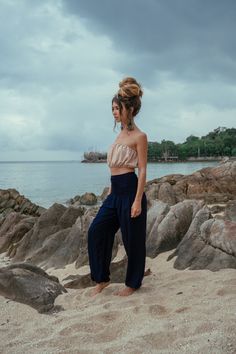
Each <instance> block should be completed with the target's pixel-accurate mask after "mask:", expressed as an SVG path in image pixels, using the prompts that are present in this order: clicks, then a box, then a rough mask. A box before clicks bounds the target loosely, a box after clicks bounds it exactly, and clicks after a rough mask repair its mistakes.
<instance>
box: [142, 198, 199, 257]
mask: <svg viewBox="0 0 236 354" xmlns="http://www.w3.org/2000/svg"><path fill="white" fill-rule="evenodd" d="M203 204H204V202H203V201H197V200H185V201H183V202H179V203H177V204H175V205H173V206H171V207H170V208H169V210H168V209H167V207H166V206H165V205H161V204H159V206H157V204H156V206H155V204H154V207H153V208H155V207H156V208H158V209H159V213H157V218H156V220H155V223H154V224H153V227H152V229H151V230H150V233H149V235H148V238H147V243H146V246H147V256H149V257H151V258H154V257H156V256H157V255H158V254H159V253H161V252H164V251H169V250H171V249H173V248H175V247H176V246H177V245H178V244H179V242H180V241H181V239H182V238H183V237H184V235H185V234H186V232H187V231H188V229H189V226H190V224H191V222H192V219H193V218H194V216H195V214H196V213H197V211H198V210H199V209H201V207H202V206H203ZM167 210H168V212H167ZM149 213H153V209H152V208H150V209H149V211H148V214H149ZM148 219H149V215H148Z"/></svg>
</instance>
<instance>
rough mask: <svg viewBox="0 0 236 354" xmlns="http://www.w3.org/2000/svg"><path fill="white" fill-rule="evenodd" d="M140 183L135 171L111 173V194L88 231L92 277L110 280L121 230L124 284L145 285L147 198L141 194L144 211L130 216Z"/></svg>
mask: <svg viewBox="0 0 236 354" xmlns="http://www.w3.org/2000/svg"><path fill="white" fill-rule="evenodd" d="M137 186H138V177H137V175H136V174H135V172H128V173H124V174H121V175H112V176H111V193H110V194H109V195H108V196H107V197H106V199H105V200H104V201H103V203H102V205H101V207H100V208H99V210H98V213H97V215H96V216H95V218H94V219H93V221H92V223H91V225H90V226H89V230H88V255H89V265H90V270H91V279H92V280H93V281H95V282H97V283H100V282H107V281H109V280H110V270H109V268H110V262H111V256H112V247H113V243H114V236H115V233H116V232H117V231H118V230H119V228H120V229H121V234H122V241H123V244H124V247H125V251H126V254H127V257H128V265H127V271H126V279H125V284H126V285H127V286H129V287H131V288H136V289H138V288H139V287H140V286H141V284H142V279H143V276H144V269H145V259H146V220H147V199H146V194H145V192H144V193H143V196H142V201H141V207H142V212H141V214H139V215H138V216H136V217H134V218H131V206H132V204H133V202H134V199H135V195H136V191H137Z"/></svg>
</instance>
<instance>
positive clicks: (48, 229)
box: [8, 203, 118, 269]
mask: <svg viewBox="0 0 236 354" xmlns="http://www.w3.org/2000/svg"><path fill="white" fill-rule="evenodd" d="M96 212H97V208H91V209H84V208H74V207H73V206H71V207H68V208H67V207H65V206H63V205H61V204H57V203H54V204H53V205H52V206H51V207H50V208H49V209H48V210H47V211H45V212H44V213H43V214H42V215H41V216H40V217H39V218H38V219H37V220H36V222H35V223H34V226H33V227H32V228H31V229H30V230H29V231H28V232H27V233H26V234H25V235H24V237H23V238H22V240H21V242H20V243H19V244H17V248H16V249H14V252H13V251H12V249H10V250H9V251H8V255H9V256H10V257H13V262H19V261H21V262H22V261H26V262H30V263H32V264H36V265H38V266H41V267H44V268H45V269H47V268H49V267H55V268H60V267H64V266H65V265H66V264H70V263H73V262H76V266H77V267H81V266H82V265H85V264H87V263H88V252H87V230H88V227H89V225H90V223H91V222H92V220H93V218H94V216H95V215H96ZM117 248H118V241H116V242H115V243H114V248H113V257H114V256H115V254H116V252H117Z"/></svg>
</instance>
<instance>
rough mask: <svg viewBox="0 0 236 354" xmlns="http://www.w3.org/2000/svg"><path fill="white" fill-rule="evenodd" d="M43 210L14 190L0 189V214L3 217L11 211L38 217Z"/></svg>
mask: <svg viewBox="0 0 236 354" xmlns="http://www.w3.org/2000/svg"><path fill="white" fill-rule="evenodd" d="M45 210H46V209H45V208H43V207H40V206H39V205H36V204H34V203H32V202H31V201H30V200H29V199H27V198H25V197H24V196H23V195H20V194H19V192H18V191H17V190H16V189H13V188H9V189H6V190H4V189H0V214H2V216H4V217H5V216H7V215H8V214H9V213H11V212H12V211H17V212H20V213H22V214H26V215H31V216H39V215H41V214H42V212H43V211H45Z"/></svg>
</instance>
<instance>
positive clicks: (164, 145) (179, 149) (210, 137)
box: [81, 127, 236, 163]
mask: <svg viewBox="0 0 236 354" xmlns="http://www.w3.org/2000/svg"><path fill="white" fill-rule="evenodd" d="M225 157H229V158H232V159H234V157H235V158H236V129H235V128H226V127H218V128H216V129H214V130H213V131H212V132H210V133H208V134H207V135H205V136H202V137H200V138H199V137H197V136H194V135H190V136H189V137H187V138H186V140H185V141H184V142H183V143H178V144H175V143H174V142H173V141H171V140H162V141H161V142H160V143H158V142H157V141H149V142H148V162H183V161H185V162H187V161H219V160H221V159H223V158H225ZM106 161H107V153H106V152H99V151H90V152H85V153H84V159H83V160H82V161H81V162H88V163H93V162H95V163H98V162H106Z"/></svg>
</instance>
